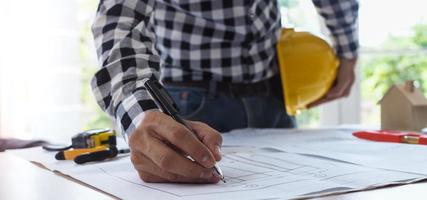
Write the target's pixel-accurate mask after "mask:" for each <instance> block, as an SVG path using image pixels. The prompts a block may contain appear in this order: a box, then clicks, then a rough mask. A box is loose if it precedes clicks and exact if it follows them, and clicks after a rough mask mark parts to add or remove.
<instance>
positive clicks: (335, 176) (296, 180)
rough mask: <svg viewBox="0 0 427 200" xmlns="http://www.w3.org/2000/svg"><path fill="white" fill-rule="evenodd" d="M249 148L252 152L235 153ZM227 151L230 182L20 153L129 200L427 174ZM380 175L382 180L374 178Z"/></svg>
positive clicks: (356, 184)
mask: <svg viewBox="0 0 427 200" xmlns="http://www.w3.org/2000/svg"><path fill="white" fill-rule="evenodd" d="M244 149H250V151H247V152H248V153H230V152H233V151H235V152H242V151H243V150H244ZM224 151H225V152H229V153H227V154H225V156H224V158H223V160H222V161H221V163H220V166H221V168H222V169H223V171H224V174H225V176H226V180H227V183H219V184H216V185H212V184H207V185H200V184H153V183H151V184H150V183H144V182H143V181H141V180H140V179H139V177H138V175H137V173H136V171H135V170H134V169H133V166H132V164H131V162H130V160H129V158H128V157H127V156H122V157H119V158H117V159H115V160H113V161H109V162H101V163H95V164H93V163H92V164H87V165H75V164H73V163H71V162H67V161H66V162H63V164H59V163H53V162H52V159H53V155H52V154H51V153H50V154H49V153H44V152H42V151H41V149H38V148H37V149H30V150H24V151H19V152H17V151H15V152H14V153H17V154H20V155H21V156H23V157H26V158H27V159H30V160H31V159H34V158H35V159H37V160H39V161H42V162H45V163H49V164H48V165H47V167H48V168H50V169H51V170H58V171H60V172H62V173H64V174H67V175H69V176H71V177H74V178H76V179H78V180H81V181H83V182H85V183H87V184H90V185H92V186H94V187H97V188H99V189H101V190H103V191H106V192H108V193H110V194H112V195H114V196H117V197H119V198H123V199H141V197H144V198H145V199H165V200H168V199H170V200H174V199H206V200H209V199H220V198H222V199H274V198H280V199H288V198H295V197H298V196H300V195H305V194H310V195H321V194H325V193H336V192H343V191H352V190H360V189H365V188H371V187H377V186H382V185H388V184H394V183H407V182H412V181H415V180H418V179H420V178H424V176H420V175H417V174H411V173H403V172H396V171H390V170H380V169H373V168H368V167H363V166H357V165H353V164H348V163H343V162H337V161H334V160H331V159H321V158H318V157H313V156H304V155H299V154H294V153H286V152H282V151H280V150H277V149H274V148H258V147H251V146H234V147H229V148H227V147H225V148H224ZM61 163H62V162H61ZM374 176H375V177H376V178H375V179H372V178H371V177H374Z"/></svg>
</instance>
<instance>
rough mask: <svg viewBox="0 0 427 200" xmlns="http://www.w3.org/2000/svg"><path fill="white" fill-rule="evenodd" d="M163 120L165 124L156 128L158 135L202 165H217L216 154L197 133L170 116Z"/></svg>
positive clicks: (207, 166)
mask: <svg viewBox="0 0 427 200" xmlns="http://www.w3.org/2000/svg"><path fill="white" fill-rule="evenodd" d="M163 120H164V121H163V122H161V123H162V124H163V125H162V126H158V127H156V129H155V131H156V132H157V134H158V135H160V136H162V137H163V138H165V139H166V140H167V141H168V142H169V143H171V144H173V145H174V146H176V147H177V148H178V149H180V150H182V151H183V152H184V153H186V154H187V155H189V156H190V157H191V158H193V159H194V160H195V161H196V162H197V163H199V164H201V165H202V166H204V167H206V168H212V167H213V166H214V165H215V158H214V155H213V154H212V153H211V151H210V150H209V149H208V148H207V147H206V146H205V145H204V144H203V143H202V142H201V141H200V140H199V139H198V138H197V136H196V135H194V134H193V133H191V132H190V130H188V129H187V128H186V127H185V126H183V125H182V124H179V123H177V122H175V121H174V120H173V119H172V118H170V117H168V118H165V119H163Z"/></svg>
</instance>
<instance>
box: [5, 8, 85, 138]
mask: <svg viewBox="0 0 427 200" xmlns="http://www.w3.org/2000/svg"><path fill="white" fill-rule="evenodd" d="M76 9H77V8H76V1H68V0H38V1H33V0H20V1H15V0H3V1H2V5H1V6H0V20H1V21H0V22H1V24H2V27H1V28H0V34H1V35H0V38H1V39H0V43H1V44H0V55H1V57H0V134H1V135H3V136H13V137H21V138H30V137H31V138H46V137H49V138H51V139H56V138H59V137H63V136H64V135H67V134H72V133H75V132H76V131H78V130H79V128H80V120H79V119H80V109H81V107H80V88H81V86H80V82H81V81H80V67H79V65H78V61H79V60H78V59H79V55H78V53H79V52H78V48H79V46H78V45H79V44H78V34H79V33H78V31H77V30H78V27H77V23H76V21H77V19H76Z"/></svg>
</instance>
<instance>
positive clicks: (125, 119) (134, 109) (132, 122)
mask: <svg viewBox="0 0 427 200" xmlns="http://www.w3.org/2000/svg"><path fill="white" fill-rule="evenodd" d="M152 109H157V106H156V104H155V103H154V101H153V100H151V99H149V98H147V92H146V91H145V90H144V89H137V90H135V91H134V92H133V93H132V95H130V96H128V97H127V98H125V99H124V100H123V101H122V102H121V103H120V104H119V105H118V106H117V109H116V112H115V119H116V123H115V124H116V130H117V131H118V132H120V133H121V134H122V135H123V137H124V138H125V140H126V141H127V138H128V137H129V136H130V134H132V133H133V132H134V131H135V129H136V127H138V125H139V123H140V122H141V120H142V119H143V117H144V115H145V114H144V111H147V110H152Z"/></svg>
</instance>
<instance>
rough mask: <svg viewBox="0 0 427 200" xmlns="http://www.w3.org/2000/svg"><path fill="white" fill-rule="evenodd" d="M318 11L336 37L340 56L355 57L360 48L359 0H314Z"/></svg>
mask: <svg viewBox="0 0 427 200" xmlns="http://www.w3.org/2000/svg"><path fill="white" fill-rule="evenodd" d="M313 3H314V5H315V6H316V8H317V11H318V13H319V14H320V15H321V16H322V17H323V18H324V19H325V23H326V26H327V28H328V29H329V31H330V33H331V36H332V38H333V39H334V47H335V49H336V52H337V54H338V56H339V57H341V58H348V59H351V58H355V57H357V51H358V48H359V38H358V36H359V35H358V24H357V19H358V10H359V2H358V1H357V0H313Z"/></svg>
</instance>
